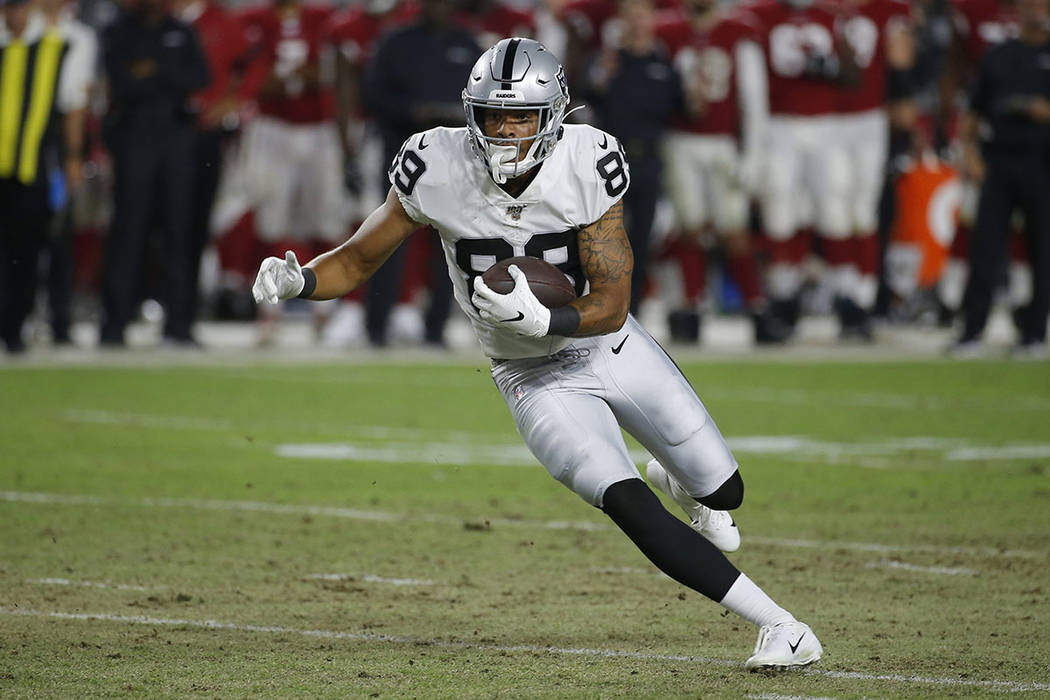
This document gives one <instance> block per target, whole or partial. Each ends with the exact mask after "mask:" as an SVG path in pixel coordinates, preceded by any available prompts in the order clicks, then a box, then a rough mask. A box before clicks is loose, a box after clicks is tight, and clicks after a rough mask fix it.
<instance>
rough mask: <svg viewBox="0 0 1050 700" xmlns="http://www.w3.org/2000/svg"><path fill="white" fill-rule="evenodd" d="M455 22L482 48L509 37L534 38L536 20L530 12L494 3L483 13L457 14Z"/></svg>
mask: <svg viewBox="0 0 1050 700" xmlns="http://www.w3.org/2000/svg"><path fill="white" fill-rule="evenodd" d="M456 21H458V22H459V23H460V24H462V25H463V26H464V27H466V28H467V29H468V30H469V31H470V32H471V33H472V34H474V37H475V38H476V39H477V41H478V45H479V46H481V47H482V48H486V49H487V48H488V47H490V46H492V45H493V44H495V43H496V42H497V41H499V40H500V39H506V38H507V37H511V36H527V37H534V36H536V20H535V19H533V17H532V13H531V12H526V11H525V10H517V9H514V8H513V7H508V6H507V5H505V4H503V3H501V2H496V3H492V4H491V5H489V7H488V9H487V10H485V11H484V12H457V13H456Z"/></svg>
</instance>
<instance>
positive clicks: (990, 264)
mask: <svg viewBox="0 0 1050 700" xmlns="http://www.w3.org/2000/svg"><path fill="white" fill-rule="evenodd" d="M1017 10H1018V25H1019V29H1020V33H1019V35H1018V37H1017V38H1015V39H1008V40H1006V41H1005V42H1003V43H1002V44H999V45H998V46H995V47H993V48H992V49H990V50H989V51H988V53H987V54H985V56H984V59H983V60H982V61H981V65H980V68H979V71H978V76H977V82H976V84H975V85H974V89H973V93H972V96H971V100H970V101H971V108H972V111H973V113H974V114H975V115H976V119H974V120H972V123H970V124H968V125H967V127H966V129H965V132H966V135H967V136H968V137H969V144H968V145H969V148H970V152H971V158H972V159H973V160H976V161H977V162H978V163H979V164H980V167H981V169H983V171H984V173H983V174H984V182H983V184H982V185H981V195H980V200H979V202H978V205H977V223H976V226H975V227H974V231H973V234H974V236H973V240H972V241H971V243H970V260H969V263H970V278H969V281H968V282H967V285H966V293H965V295H964V297H963V312H964V315H965V326H964V328H963V331H962V335H961V336H960V338H959V340H958V341H957V342H956V343H955V344H954V345H953V346H952V347H951V348H950V351H949V352H950V354H952V355H955V356H958V357H970V356H974V355H979V354H981V353H982V352H983V351H982V348H981V345H980V338H981V334H982V333H983V332H984V327H985V325H986V323H987V322H988V314H989V311H990V309H991V304H992V296H993V294H994V293H995V290H996V288H997V287H998V286H999V284H998V283H999V280H1000V278H1001V277H1002V275H1003V274H1004V269H1005V266H1006V257H1007V255H1006V253H1007V242H1008V236H1007V234H1008V233H1009V231H1010V219H1011V217H1012V216H1013V212H1014V209H1015V208H1016V209H1019V210H1020V211H1021V212H1022V213H1023V214H1024V220H1025V235H1026V239H1027V240H1026V243H1027V247H1028V255H1029V260H1030V262H1031V265H1032V296H1031V301H1030V302H1029V303H1028V305H1027V306H1025V307H1022V308H1021V309H1020V310H1019V314H1018V321H1019V323H1018V326H1019V330H1020V333H1021V337H1020V339H1019V343H1018V345H1017V347H1016V348H1015V351H1014V352H1015V355H1016V356H1018V357H1026V358H1033V359H1034V358H1043V357H1046V356H1047V347H1046V331H1047V314H1048V312H1050V165H1048V163H1047V158H1046V153H1047V150H1048V148H1050V24H1048V23H1050V0H1020V2H1018V4H1017ZM978 142H979V146H980V155H979V156H977V155H976V148H977V143H978Z"/></svg>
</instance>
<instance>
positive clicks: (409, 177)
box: [387, 128, 452, 224]
mask: <svg viewBox="0 0 1050 700" xmlns="http://www.w3.org/2000/svg"><path fill="white" fill-rule="evenodd" d="M446 132H447V130H445V129H441V128H438V129H431V130H430V131H424V132H421V133H418V134H413V135H412V136H409V137H408V139H406V140H405V142H404V143H403V144H402V145H401V149H400V150H399V151H398V152H397V155H396V156H394V160H393V162H391V163H390V168H389V169H388V170H387V178H388V179H389V180H390V184H391V186H392V187H393V188H394V192H396V193H397V198H398V199H399V200H401V206H403V207H404V208H405V212H406V213H407V214H408V215H409V216H410V217H411V218H412V220H413V221H418V222H419V223H421V224H430V223H432V218H431V216H430V215H429V214H428V212H435V211H442V207H445V206H447V205H448V204H447V202H446V201H445V200H447V198H448V194H447V192H444V186H445V185H446V184H447V182H448V179H449V178H448V169H447V163H448V162H449V159H450V158H451V157H452V155H451V154H450V152H449V151H450V147H451V145H452V142H451V141H450V139H449V138H448V134H447V133H446Z"/></svg>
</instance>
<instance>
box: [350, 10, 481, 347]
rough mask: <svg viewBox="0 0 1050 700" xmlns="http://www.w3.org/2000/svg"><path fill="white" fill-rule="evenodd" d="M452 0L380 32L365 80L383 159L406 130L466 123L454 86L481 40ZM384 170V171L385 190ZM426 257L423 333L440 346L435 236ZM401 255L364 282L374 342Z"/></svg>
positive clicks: (394, 289)
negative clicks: (456, 14) (456, 13)
mask: <svg viewBox="0 0 1050 700" xmlns="http://www.w3.org/2000/svg"><path fill="white" fill-rule="evenodd" d="M453 5H454V3H450V2H444V1H442V0H423V2H421V3H420V16H419V18H418V19H417V20H416V21H415V22H412V23H410V24H407V25H405V26H404V27H400V28H398V29H394V30H392V31H391V32H390V33H389V34H387V35H386V36H385V37H384V38H383V39H381V40H380V42H379V45H378V46H377V48H376V52H375V56H374V58H373V59H372V62H371V63H370V64H369V67H368V72H367V74H366V75H365V80H364V99H365V106H366V108H368V109H369V111H371V112H372V114H374V115H375V118H376V123H377V124H378V125H379V128H380V132H381V133H382V139H383V164H384V166H385V165H387V164H389V163H390V162H391V161H393V159H394V156H395V155H397V151H398V149H399V148H400V147H401V144H402V143H404V141H405V139H406V138H408V137H409V136H411V135H412V134H414V133H416V132H418V131H423V130H425V129H430V128H432V127H435V126H462V125H463V123H464V120H465V117H464V116H463V105H462V104H461V102H460V93H461V92H462V90H463V82H464V81H465V80H466V79H467V73H468V72H469V71H470V68H471V66H473V65H474V61H476V60H477V58H478V56H480V55H481V47H480V46H478V44H477V42H476V41H475V40H474V37H473V35H472V34H471V33H470V32H469V31H467V30H466V29H465V28H463V27H460V26H458V25H456V24H454V23H453V19H452V12H453V10H454V7H453ZM376 174H377V175H378V174H379V173H376ZM386 177H387V175H386V172H385V171H384V172H383V173H382V181H383V184H384V187H383V188H382V189H383V190H385V189H386V187H385V185H386ZM381 191H382V190H381ZM430 259H431V261H432V263H433V264H431V265H430V278H431V280H430V283H431V294H430V306H429V308H428V309H427V312H426V317H425V319H424V339H425V340H426V342H427V343H428V344H429V345H434V346H442V345H444V329H445V321H446V320H447V319H448V314H449V308H450V305H451V301H452V285H451V283H450V282H449V280H448V275H447V274H445V269H444V259H443V256H442V254H441V253H440V250H439V246H438V245H437V244H436V239H435V241H434V246H433V250H432V251H431V253H430ZM403 263H404V261H403V249H400V250H398V251H396V252H395V253H394V254H393V255H392V256H391V258H390V259H389V260H387V262H386V264H385V265H384V266H383V267H382V268H381V269H380V270H379V272H378V273H376V274H375V275H374V276H373V277H372V280H371V282H370V283H369V288H368V297H367V298H366V302H365V327H366V329H367V331H368V338H369V341H370V342H371V343H372V345H374V346H383V345H385V344H386V342H387V338H386V330H387V329H386V327H387V320H388V318H389V316H390V311H391V309H392V307H393V305H394V302H395V301H396V299H397V294H398V288H399V284H400V281H401V270H402V268H403V266H404V265H403Z"/></svg>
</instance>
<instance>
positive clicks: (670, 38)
mask: <svg viewBox="0 0 1050 700" xmlns="http://www.w3.org/2000/svg"><path fill="white" fill-rule="evenodd" d="M654 30H655V32H656V36H657V37H658V38H659V39H660V42H661V43H662V44H663V45H664V48H665V49H667V55H668V56H672V57H673V56H674V55H675V54H677V53H678V52H679V51H680V50H681V49H682V48H683V47H684V46H685V45H686V44H688V43H689V40H690V39H692V37H693V25H692V24H691V23H690V22H689V16H688V15H687V14H686V13H685V10H684V9H682V8H680V7H675V8H671V9H668V10H660V11H658V12H657V13H656V26H655V27H654Z"/></svg>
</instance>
